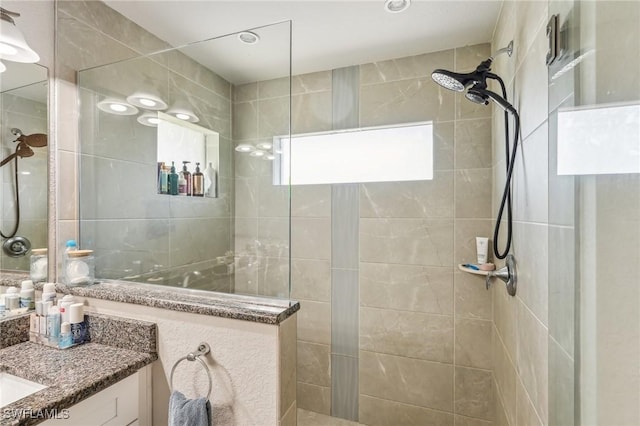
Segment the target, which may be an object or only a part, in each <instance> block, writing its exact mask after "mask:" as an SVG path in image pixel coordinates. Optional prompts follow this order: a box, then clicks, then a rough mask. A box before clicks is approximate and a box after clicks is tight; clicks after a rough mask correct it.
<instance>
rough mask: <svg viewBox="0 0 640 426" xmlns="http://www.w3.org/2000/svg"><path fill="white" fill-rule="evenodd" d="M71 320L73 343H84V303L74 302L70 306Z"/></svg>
mask: <svg viewBox="0 0 640 426" xmlns="http://www.w3.org/2000/svg"><path fill="white" fill-rule="evenodd" d="M69 322H70V323H71V336H72V339H73V343H74V344H79V343H84V339H85V334H86V326H85V323H84V305H83V304H82V303H74V304H73V305H71V306H70V307H69Z"/></svg>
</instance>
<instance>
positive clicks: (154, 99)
mask: <svg viewBox="0 0 640 426" xmlns="http://www.w3.org/2000/svg"><path fill="white" fill-rule="evenodd" d="M127 102H129V103H130V104H131V105H134V106H137V107H138V108H143V109H148V110H151V111H163V110H165V109H167V103H166V102H165V101H163V100H162V99H160V97H159V96H157V95H154V94H152V93H144V92H136V93H134V94H133V95H131V96H129V97H128V98H127Z"/></svg>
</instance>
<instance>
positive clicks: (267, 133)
mask: <svg viewBox="0 0 640 426" xmlns="http://www.w3.org/2000/svg"><path fill="white" fill-rule="evenodd" d="M287 134H289V98H288V97H285V98H273V99H263V98H261V99H260V100H259V101H258V138H272V137H274V136H279V135H287Z"/></svg>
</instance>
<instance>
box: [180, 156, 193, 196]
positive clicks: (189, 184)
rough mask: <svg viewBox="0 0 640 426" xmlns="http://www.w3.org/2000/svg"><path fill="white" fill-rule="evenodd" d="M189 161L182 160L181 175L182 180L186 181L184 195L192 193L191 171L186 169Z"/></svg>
mask: <svg viewBox="0 0 640 426" xmlns="http://www.w3.org/2000/svg"><path fill="white" fill-rule="evenodd" d="M190 162H191V161H183V162H182V176H183V177H184V180H185V181H186V185H187V188H186V191H187V194H186V195H189V196H190V195H191V194H192V188H193V186H192V182H191V178H192V176H191V172H189V170H187V164H189V163H190Z"/></svg>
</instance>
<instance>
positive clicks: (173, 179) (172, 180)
mask: <svg viewBox="0 0 640 426" xmlns="http://www.w3.org/2000/svg"><path fill="white" fill-rule="evenodd" d="M169 194H171V195H178V174H177V173H176V166H175V165H174V164H173V161H172V162H171V172H170V173H169Z"/></svg>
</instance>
